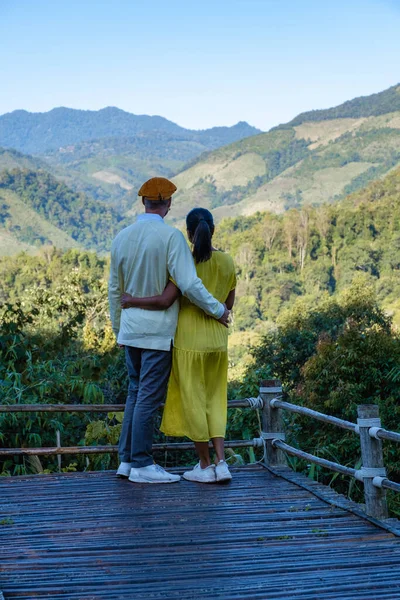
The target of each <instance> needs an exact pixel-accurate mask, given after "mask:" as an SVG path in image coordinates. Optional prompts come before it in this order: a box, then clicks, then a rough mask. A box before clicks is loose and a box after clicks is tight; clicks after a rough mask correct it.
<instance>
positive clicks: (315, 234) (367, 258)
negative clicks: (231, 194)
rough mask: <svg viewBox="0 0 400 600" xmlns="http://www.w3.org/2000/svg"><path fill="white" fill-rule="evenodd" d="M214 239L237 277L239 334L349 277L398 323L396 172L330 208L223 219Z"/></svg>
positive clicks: (399, 184)
mask: <svg viewBox="0 0 400 600" xmlns="http://www.w3.org/2000/svg"><path fill="white" fill-rule="evenodd" d="M217 240H218V244H219V245H220V246H221V247H222V248H224V249H226V250H227V251H229V252H230V253H231V254H232V255H233V256H234V258H235V261H236V264H237V268H238V271H239V273H240V274H241V277H240V279H239V287H238V291H239V302H238V307H237V310H236V315H237V317H236V326H237V327H238V328H240V329H248V328H250V327H255V326H256V327H257V324H258V326H260V327H261V326H262V325H263V324H265V322H267V321H268V320H269V321H271V322H274V321H275V320H276V318H277V317H278V315H279V314H280V313H281V312H282V310H283V309H284V308H287V307H288V306H291V305H292V304H293V303H294V302H295V301H296V300H297V299H299V297H304V298H305V299H306V300H307V301H310V302H313V301H315V300H317V299H321V298H323V297H324V296H325V295H331V294H333V293H335V292H337V291H340V290H344V289H346V287H347V286H348V285H349V284H350V283H351V281H352V279H353V278H354V276H355V275H356V274H357V273H361V274H363V276H364V277H365V281H366V282H368V281H369V282H371V283H372V284H373V285H374V286H375V289H376V291H377V295H378V299H379V300H380V301H381V302H382V303H383V305H384V306H385V308H386V309H387V310H390V311H392V312H393V314H394V315H395V320H396V321H397V322H398V323H399V324H400V169H399V168H398V169H396V170H394V171H393V172H391V173H390V174H389V175H387V176H386V177H385V178H384V179H383V180H382V181H378V182H375V183H373V184H370V186H368V187H367V188H366V189H364V190H362V191H360V192H356V193H353V194H351V195H350V196H348V197H347V198H346V199H345V200H344V201H342V202H339V203H337V204H333V205H326V204H325V205H323V206H320V207H303V208H301V209H296V208H294V209H291V210H288V211H287V212H286V213H284V214H283V215H273V214H271V213H258V214H256V215H254V216H252V217H237V218H234V219H228V220H225V221H223V222H222V223H221V224H220V226H219V228H218V232H217Z"/></svg>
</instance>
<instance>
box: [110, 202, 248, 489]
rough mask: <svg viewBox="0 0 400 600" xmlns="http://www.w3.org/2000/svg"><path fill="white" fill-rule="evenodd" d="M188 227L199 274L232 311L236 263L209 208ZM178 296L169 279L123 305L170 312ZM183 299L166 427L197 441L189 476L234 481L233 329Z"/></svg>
mask: <svg viewBox="0 0 400 600" xmlns="http://www.w3.org/2000/svg"><path fill="white" fill-rule="evenodd" d="M186 227H187V233H188V237H189V241H190V242H191V243H192V244H193V257H194V260H195V263H196V270H197V274H198V276H199V277H200V278H201V279H202V281H203V283H204V285H205V286H206V288H207V289H208V291H209V292H210V293H211V294H213V296H214V297H215V298H216V299H217V300H219V301H220V302H224V303H225V304H226V306H227V308H228V309H229V310H231V309H232V307H233V303H234V300H235V287H236V275H235V267H234V264H233V260H232V258H231V257H230V256H229V255H228V254H225V253H223V252H220V251H218V250H217V249H216V248H214V247H213V245H212V236H213V234H214V221H213V217H212V214H211V213H210V212H209V211H208V210H206V209H204V208H194V209H193V210H191V211H190V213H189V214H188V215H187V217H186ZM179 296H180V292H179V290H178V288H177V287H176V285H175V284H174V282H173V281H170V282H169V283H168V285H167V287H166V288H165V290H164V292H163V294H161V295H160V296H152V297H150V298H134V297H132V296H130V295H129V294H123V295H122V298H121V306H122V308H130V307H136V308H144V309H147V310H165V309H166V308H168V307H169V306H171V305H172V304H173V302H175V300H176V299H177V298H178V297H179ZM180 302H181V307H180V312H179V320H178V327H177V330H176V335H175V339H174V350H173V358H172V371H171V377H170V380H169V386H168V394H167V400H166V404H165V408H164V414H163V419H162V423H161V431H163V432H164V433H165V434H166V435H169V436H178V437H182V436H186V437H189V438H190V439H191V440H193V441H194V445H195V447H196V451H197V454H198V457H199V463H198V464H197V465H196V466H195V467H194V469H192V470H191V471H187V472H186V473H184V475H183V477H184V478H185V479H188V480H189V481H198V482H201V483H214V482H215V481H227V480H230V479H232V475H231V474H230V472H229V469H228V465H227V464H226V462H225V454H224V438H225V430H226V417H227V377H228V330H227V328H226V327H224V326H223V325H222V324H221V323H219V322H218V321H216V320H215V319H213V318H211V317H209V316H207V315H206V314H205V313H204V312H203V311H202V310H201V309H200V308H198V307H197V306H195V305H194V304H192V303H191V302H190V301H189V300H188V299H187V298H185V297H182V298H181V300H180ZM210 439H211V441H212V444H213V446H214V450H215V453H216V461H215V465H214V464H211V460H210V453H209V448H208V442H209V440H210Z"/></svg>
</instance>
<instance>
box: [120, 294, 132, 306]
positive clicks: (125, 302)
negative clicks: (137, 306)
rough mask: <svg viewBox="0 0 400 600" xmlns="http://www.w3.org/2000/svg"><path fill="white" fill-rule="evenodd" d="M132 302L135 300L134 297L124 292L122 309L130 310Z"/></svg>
mask: <svg viewBox="0 0 400 600" xmlns="http://www.w3.org/2000/svg"><path fill="white" fill-rule="evenodd" d="M131 300H133V296H131V295H130V294H127V293H126V292H124V293H123V294H122V296H121V308H130V307H131Z"/></svg>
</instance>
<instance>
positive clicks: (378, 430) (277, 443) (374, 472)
mask: <svg viewBox="0 0 400 600" xmlns="http://www.w3.org/2000/svg"><path fill="white" fill-rule="evenodd" d="M278 384H279V385H280V382H279V381H277V380H274V382H273V383H271V382H269V381H267V382H264V383H263V384H262V387H261V388H260V396H261V397H262V398H263V402H264V408H263V431H262V432H261V437H262V438H263V440H264V441H265V444H266V451H265V457H266V464H267V465H268V466H286V459H285V454H289V455H291V456H296V457H297V458H300V459H303V460H306V461H307V462H311V463H314V464H317V465H320V466H322V467H324V468H326V469H329V470H331V471H335V472H337V473H341V474H343V475H347V476H350V477H354V478H356V479H357V480H359V481H362V482H363V484H364V494H365V504H366V512H367V514H368V515H370V516H373V517H377V518H387V516H388V511H387V503H386V493H385V490H386V489H388V490H393V491H395V492H400V484H399V483H396V482H395V481H391V480H390V479H388V477H387V475H386V469H385V467H384V462H383V451H382V440H390V441H392V442H400V433H397V432H394V431H388V430H386V429H384V428H383V427H382V426H381V421H380V418H379V412H378V406H376V405H374V404H372V405H368V404H366V405H360V406H358V407H357V412H358V419H357V423H352V422H351V421H346V420H344V419H339V418H337V417H333V416H330V415H325V414H324V413H320V412H318V411H315V410H312V409H310V408H306V407H304V406H297V405H296V404H292V403H290V402H285V401H283V400H281V398H280V397H276V394H275V393H271V388H272V387H273V388H274V390H277V391H278V394H281V393H282V387H279V385H278ZM282 410H286V411H288V412H292V413H297V414H300V415H304V416H308V417H311V418H314V419H316V420H318V421H322V422H324V423H328V424H331V425H336V426H337V427H340V428H342V429H347V430H349V431H352V432H353V433H356V434H358V435H359V436H360V444H361V458H362V467H361V468H360V469H352V468H350V467H346V466H344V465H340V464H338V463H335V462H332V461H330V460H326V459H324V458H320V457H318V456H315V455H313V454H310V453H308V452H304V451H303V450H300V449H298V448H295V447H293V446H290V445H289V444H287V443H286V442H285V441H284V440H285V434H284V431H283V419H282V414H281V413H282Z"/></svg>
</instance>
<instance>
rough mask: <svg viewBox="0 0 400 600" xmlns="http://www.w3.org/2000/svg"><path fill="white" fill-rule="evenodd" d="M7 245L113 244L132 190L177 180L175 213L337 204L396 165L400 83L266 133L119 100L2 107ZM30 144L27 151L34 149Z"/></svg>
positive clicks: (129, 212)
mask: <svg viewBox="0 0 400 600" xmlns="http://www.w3.org/2000/svg"><path fill="white" fill-rule="evenodd" d="M0 146H3V148H0V254H4V253H6V254H7V253H14V252H16V251H18V250H21V249H24V250H27V251H35V248H37V247H38V246H40V245H42V244H54V245H57V246H59V247H61V248H62V247H65V248H67V247H71V246H85V247H90V248H93V249H97V250H99V251H106V250H107V249H108V247H109V242H110V239H111V237H112V236H113V235H114V233H115V231H116V230H118V229H119V228H121V227H123V226H124V225H125V224H126V223H129V222H130V220H131V219H132V217H133V216H134V214H135V213H136V212H137V211H139V210H141V206H140V203H139V202H138V199H137V188H138V187H139V185H140V184H141V183H142V182H143V181H144V180H145V179H147V178H148V177H151V176H154V175H164V176H167V177H171V178H173V180H174V181H175V183H176V184H177V186H178V192H177V193H176V195H175V196H174V202H173V211H172V213H171V219H172V222H175V223H176V224H178V225H181V224H182V223H183V218H184V216H185V214H186V213H187V212H188V211H189V210H190V209H191V208H193V207H194V206H199V205H201V206H205V207H209V208H211V209H212V210H213V212H214V214H215V217H216V219H217V220H220V219H222V218H224V217H226V216H239V215H251V214H253V213H256V212H258V211H266V210H268V211H270V212H275V213H280V212H283V211H285V210H287V209H290V208H296V207H297V208H298V207H300V206H302V205H304V204H306V205H317V204H321V203H324V202H329V203H332V202H335V201H337V200H339V199H342V198H343V197H345V196H346V195H347V194H349V193H351V192H354V191H356V190H358V189H360V188H362V187H364V186H365V185H367V184H368V183H369V182H371V181H374V180H376V179H379V178H381V177H382V176H383V175H384V174H385V173H387V172H388V171H390V170H391V169H392V168H393V167H395V166H397V165H399V164H400V86H399V85H397V86H393V87H391V88H389V89H388V90H385V91H383V92H380V93H378V94H373V95H371V96H368V97H364V98H356V99H354V100H351V101H349V102H345V103H344V104H342V105H340V106H338V107H334V108H331V109H326V110H315V111H310V112H307V113H302V114H301V115H298V116H297V117H296V118H295V119H293V120H292V121H290V122H289V123H287V124H283V125H279V126H277V127H275V128H273V129H271V130H270V131H269V132H267V133H261V132H260V131H259V130H257V129H255V128H253V127H251V126H250V125H248V124H247V123H238V124H237V125H235V126H234V127H215V128H212V129H208V130H204V131H192V130H187V129H184V128H182V127H179V126H178V125H176V124H175V123H172V122H171V121H168V120H167V119H164V118H162V117H147V116H137V115H131V114H129V113H126V112H124V111H121V110H119V109H116V108H106V109H103V110H100V111H80V110H72V109H65V108H58V109H54V110H52V111H50V112H48V113H37V114H33V113H27V112H26V111H14V112H13V113H9V114H7V115H3V116H0ZM27 152H30V153H31V154H27Z"/></svg>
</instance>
